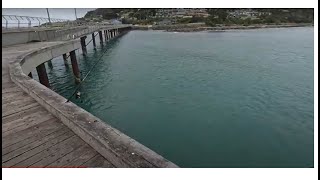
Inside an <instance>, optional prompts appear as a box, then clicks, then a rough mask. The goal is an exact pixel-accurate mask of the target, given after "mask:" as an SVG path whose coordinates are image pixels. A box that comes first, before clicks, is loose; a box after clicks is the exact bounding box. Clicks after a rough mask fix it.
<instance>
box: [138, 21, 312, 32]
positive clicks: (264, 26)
mask: <svg viewBox="0 0 320 180" xmlns="http://www.w3.org/2000/svg"><path fill="white" fill-rule="evenodd" d="M313 26H314V24H310V23H301V24H277V25H276V24H257V25H249V26H243V25H233V26H225V25H222V26H218V27H208V26H189V27H188V26H187V25H175V26H172V25H171V26H170V25H168V26H134V27H133V29H134V30H162V31H164V32H201V31H207V32H226V31H228V30H248V29H267V28H290V27H313Z"/></svg>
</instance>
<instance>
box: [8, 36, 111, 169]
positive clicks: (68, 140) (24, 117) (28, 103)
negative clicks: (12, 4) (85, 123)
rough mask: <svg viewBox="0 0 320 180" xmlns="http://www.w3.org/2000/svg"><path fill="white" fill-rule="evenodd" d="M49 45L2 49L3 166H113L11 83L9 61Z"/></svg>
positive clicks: (33, 44) (36, 44)
mask: <svg viewBox="0 0 320 180" xmlns="http://www.w3.org/2000/svg"><path fill="white" fill-rule="evenodd" d="M52 43H54V42H51V44H52ZM48 44H50V43H49V42H47V43H32V44H22V45H15V46H11V47H5V48H2V167H114V165H113V164H111V163H110V162H109V161H108V160H106V159H105V158H104V157H103V156H101V155H100V154H99V153H98V152H97V151H95V150H94V149H93V148H92V147H91V146H89V145H88V144H87V143H86V142H84V141H83V140H82V139H81V138H80V137H78V136H77V135H76V134H75V133H74V132H73V131H71V130H70V129H69V128H68V127H66V126H65V125H64V124H63V123H62V122H61V121H60V120H58V119H57V118H55V117H54V116H53V115H52V114H50V113H49V112H48V111H46V110H45V109H44V108H43V107H42V106H41V105H40V104H39V103H38V102H36V101H35V100H34V99H33V98H32V97H31V96H29V95H28V94H27V93H25V92H24V91H23V90H22V89H21V88H20V87H18V86H17V85H16V84H14V83H13V82H12V81H11V79H10V76H9V69H8V63H9V61H10V60H12V59H13V58H15V57H17V56H19V55H21V54H23V53H26V52H29V51H32V50H34V49H38V48H40V47H43V46H45V45H48Z"/></svg>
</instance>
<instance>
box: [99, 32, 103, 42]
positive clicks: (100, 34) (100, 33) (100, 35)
mask: <svg viewBox="0 0 320 180" xmlns="http://www.w3.org/2000/svg"><path fill="white" fill-rule="evenodd" d="M99 38H100V44H101V45H103V38H102V31H99Z"/></svg>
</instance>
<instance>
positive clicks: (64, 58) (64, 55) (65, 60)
mask: <svg viewBox="0 0 320 180" xmlns="http://www.w3.org/2000/svg"><path fill="white" fill-rule="evenodd" d="M62 57H63V62H64V65H66V66H67V65H68V57H67V54H66V53H64V54H62Z"/></svg>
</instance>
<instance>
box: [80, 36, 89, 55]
mask: <svg viewBox="0 0 320 180" xmlns="http://www.w3.org/2000/svg"><path fill="white" fill-rule="evenodd" d="M86 38H87V36H83V37H81V38H80V42H81V49H82V53H83V55H87V47H86Z"/></svg>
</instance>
